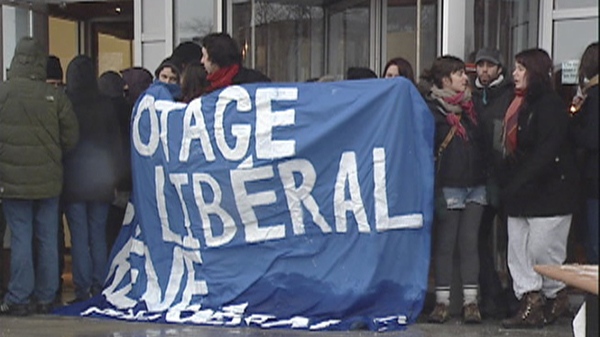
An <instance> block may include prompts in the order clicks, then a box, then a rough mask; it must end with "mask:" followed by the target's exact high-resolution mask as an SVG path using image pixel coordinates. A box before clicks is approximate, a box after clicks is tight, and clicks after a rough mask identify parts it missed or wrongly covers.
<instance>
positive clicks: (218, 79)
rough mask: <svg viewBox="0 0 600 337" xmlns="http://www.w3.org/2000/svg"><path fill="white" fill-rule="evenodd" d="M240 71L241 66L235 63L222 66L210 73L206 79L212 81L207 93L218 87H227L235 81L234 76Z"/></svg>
mask: <svg viewBox="0 0 600 337" xmlns="http://www.w3.org/2000/svg"><path fill="white" fill-rule="evenodd" d="M239 71H240V66H239V65H238V64H234V65H231V66H227V67H223V68H220V69H219V70H217V71H215V72H214V73H212V74H208V76H207V77H206V79H207V80H208V81H209V82H210V85H209V86H208V88H206V93H209V92H212V91H215V90H217V89H221V88H225V87H226V86H229V85H231V84H232V83H233V78H234V77H235V75H237V74H238V72H239Z"/></svg>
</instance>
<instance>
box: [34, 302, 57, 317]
mask: <svg viewBox="0 0 600 337" xmlns="http://www.w3.org/2000/svg"><path fill="white" fill-rule="evenodd" d="M55 308H56V306H55V305H54V302H52V303H38V304H36V306H35V312H36V313H37V314H38V315H47V314H49V313H51V312H52V311H53V310H54V309H55Z"/></svg>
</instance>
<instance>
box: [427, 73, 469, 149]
mask: <svg viewBox="0 0 600 337" xmlns="http://www.w3.org/2000/svg"><path fill="white" fill-rule="evenodd" d="M431 98H433V99H435V100H437V101H438V102H439V103H440V104H441V105H442V106H443V107H444V109H445V110H446V111H448V112H449V113H448V114H447V115H446V121H447V122H448V124H450V125H451V126H455V127H456V133H457V134H458V135H459V136H460V137H461V138H462V139H465V140H467V132H466V130H465V128H464V126H463V125H462V124H461V123H460V116H461V114H462V112H463V111H464V112H466V114H467V117H468V118H469V119H470V120H471V122H472V123H473V124H474V125H477V116H476V113H475V108H474V106H473V101H472V100H471V91H470V90H468V89H467V90H465V91H463V92H459V93H457V92H455V91H453V90H448V89H440V88H438V87H436V86H435V85H434V86H433V87H432V88H431Z"/></svg>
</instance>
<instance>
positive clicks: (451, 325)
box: [0, 315, 573, 337]
mask: <svg viewBox="0 0 600 337" xmlns="http://www.w3.org/2000/svg"><path fill="white" fill-rule="evenodd" d="M571 330H572V328H571V320H570V319H569V318H561V319H560V320H559V321H558V322H557V323H556V324H554V325H552V326H548V327H545V328H544V329H539V330H537V329H536V330H506V329H502V328H501V327H500V322H499V321H497V320H486V321H484V323H483V324H480V325H463V324H462V323H461V322H460V320H459V319H458V318H455V319H452V320H450V321H449V322H447V323H446V324H443V325H438V324H422V323H418V324H415V325H411V326H409V327H408V329H407V330H405V331H393V332H386V333H376V332H362V331H361V332H358V331H356V332H309V331H298V330H296V331H294V330H261V329H257V328H220V327H204V326H190V325H173V324H151V323H128V322H120V321H115V320H99V319H90V318H73V317H62V316H53V315H47V316H30V317H26V318H18V317H4V316H3V317H0V336H1V337H42V336H44V337H166V336H178V337H213V336H218V337H221V336H222V337H234V336H235V337H279V336H283V337H304V336H323V337H338V336H339V337H341V336H344V337H352V336H363V337H366V336H384V337H387V336H390V337H396V336H398V337H433V336H436V337H437V336H440V337H446V336H447V337H479V336H486V337H488V336H489V337H500V336H502V337H527V336H544V337H565V336H572V335H573V333H572V332H571Z"/></svg>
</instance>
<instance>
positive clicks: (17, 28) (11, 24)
mask: <svg viewBox="0 0 600 337" xmlns="http://www.w3.org/2000/svg"><path fill="white" fill-rule="evenodd" d="M29 16H30V13H29V10H27V9H25V8H21V7H12V6H6V5H4V6H2V47H3V55H2V57H3V60H4V65H3V67H2V68H3V77H2V78H4V79H6V70H7V69H8V67H10V62H11V60H12V57H13V55H14V53H15V48H16V47H17V42H19V40H20V39H21V38H22V37H25V36H30V32H29V28H30V25H29Z"/></svg>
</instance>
